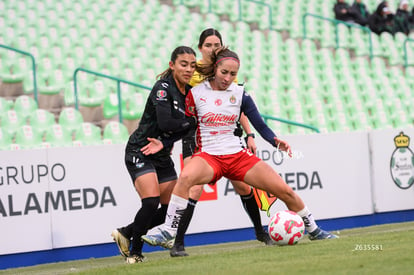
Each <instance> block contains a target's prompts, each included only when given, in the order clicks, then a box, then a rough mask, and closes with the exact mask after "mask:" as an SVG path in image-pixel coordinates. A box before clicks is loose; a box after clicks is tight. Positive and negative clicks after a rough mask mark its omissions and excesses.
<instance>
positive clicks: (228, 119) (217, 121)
mask: <svg viewBox="0 0 414 275" xmlns="http://www.w3.org/2000/svg"><path fill="white" fill-rule="evenodd" d="M237 120H238V117H237V115H236V114H232V115H223V114H215V113H212V112H208V113H206V114H205V115H203V116H202V117H201V119H200V122H201V123H204V124H205V125H206V126H227V125H231V124H234V123H235V122H236V121H237Z"/></svg>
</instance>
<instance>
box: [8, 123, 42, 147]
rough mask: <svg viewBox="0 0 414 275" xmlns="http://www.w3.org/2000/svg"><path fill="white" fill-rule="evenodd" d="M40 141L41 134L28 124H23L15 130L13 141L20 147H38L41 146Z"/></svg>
mask: <svg viewBox="0 0 414 275" xmlns="http://www.w3.org/2000/svg"><path fill="white" fill-rule="evenodd" d="M42 142H43V140H42V136H41V134H40V133H39V132H37V131H36V130H35V129H33V127H32V126H30V125H23V126H21V127H20V128H18V129H17V130H16V137H15V141H14V143H15V144H18V145H19V146H20V149H32V148H38V147H41V146H42Z"/></svg>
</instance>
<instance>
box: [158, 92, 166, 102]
mask: <svg viewBox="0 0 414 275" xmlns="http://www.w3.org/2000/svg"><path fill="white" fill-rule="evenodd" d="M166 97H167V91H165V90H158V91H157V100H166Z"/></svg>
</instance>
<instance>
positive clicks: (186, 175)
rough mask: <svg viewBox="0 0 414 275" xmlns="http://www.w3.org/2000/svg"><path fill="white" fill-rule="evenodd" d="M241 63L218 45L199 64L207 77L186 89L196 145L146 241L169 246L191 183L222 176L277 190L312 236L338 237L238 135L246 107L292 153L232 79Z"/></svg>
mask: <svg viewBox="0 0 414 275" xmlns="http://www.w3.org/2000/svg"><path fill="white" fill-rule="evenodd" d="M239 66H240V61H239V58H238V56H237V54H236V53H234V52H232V51H231V50H229V49H228V48H220V49H219V50H218V51H216V52H215V53H214V54H213V56H212V63H211V64H208V65H205V66H202V67H198V68H197V71H198V72H199V73H200V74H201V75H203V76H204V77H205V78H206V80H205V81H204V82H203V83H201V84H200V85H198V86H196V87H194V88H192V89H191V90H190V92H189V93H188V95H187V97H186V115H187V116H194V117H196V118H197V121H198V126H197V133H196V138H197V141H196V142H197V146H198V149H197V152H196V153H195V154H194V155H193V157H192V159H191V161H190V162H189V163H188V164H187V165H186V166H185V167H184V169H183V170H182V171H181V174H180V176H179V178H178V181H177V184H176V186H175V187H174V190H173V194H172V196H171V200H170V204H169V206H168V210H167V216H166V220H165V223H164V224H163V225H162V226H160V228H159V230H160V232H159V233H157V234H154V235H143V236H142V237H141V238H142V239H143V240H144V241H145V242H147V243H148V244H151V245H160V246H163V247H166V248H168V247H170V244H171V242H172V241H173V239H174V237H175V235H176V232H177V227H178V224H179V221H180V219H181V216H182V213H183V212H184V210H185V208H186V207H187V201H188V194H189V189H190V188H191V186H193V185H195V184H206V183H209V182H214V181H217V180H219V179H220V178H221V177H226V178H228V179H232V180H240V181H244V182H246V183H247V184H249V185H251V186H254V187H256V188H260V189H262V190H264V191H267V192H269V193H270V194H274V195H275V196H277V197H278V198H279V199H280V200H282V201H283V202H284V203H285V204H286V206H287V207H288V209H289V210H292V211H295V212H296V213H298V214H299V216H300V217H302V219H303V221H304V223H305V228H306V230H307V231H308V233H309V238H310V239H311V240H320V239H333V238H337V236H335V235H333V234H331V233H329V232H327V231H324V230H322V229H321V228H319V227H318V225H317V224H316V222H315V219H314V218H313V216H312V214H311V212H310V211H309V210H308V208H307V207H306V206H305V204H304V202H303V201H302V199H301V198H300V197H299V196H298V195H297V194H296V193H295V192H294V191H293V190H292V188H291V187H290V186H289V185H287V184H286V183H285V182H284V180H283V179H282V177H281V176H280V175H279V174H278V173H277V172H276V171H275V170H273V169H272V168H271V167H270V166H269V165H268V164H267V163H266V162H264V161H262V160H261V159H259V158H258V157H257V156H256V155H254V154H253V153H251V152H250V151H249V150H248V149H245V148H243V146H242V143H241V140H240V137H238V136H236V135H235V134H234V131H235V129H236V127H237V122H238V120H239V117H240V113H241V112H243V113H244V114H245V115H246V116H247V117H248V119H249V121H250V122H251V124H252V125H253V126H254V128H255V129H256V130H257V131H258V132H259V134H260V135H261V136H262V137H263V138H264V139H265V140H266V141H268V142H269V143H270V144H272V145H273V146H274V147H277V148H278V149H279V150H282V151H286V152H287V153H288V154H289V155H291V148H290V146H289V144H288V143H287V142H285V141H283V140H280V139H279V138H277V137H276V135H275V134H274V133H273V131H272V130H271V129H270V128H269V127H268V126H267V125H266V124H265V122H264V121H263V119H262V118H261V116H260V113H259V111H258V110H257V107H256V105H255V103H254V102H253V100H252V98H251V97H250V96H249V95H248V94H247V93H246V92H245V91H244V88H243V87H242V86H238V85H236V84H234V83H233V80H234V78H235V77H236V76H237V72H238V70H239ZM160 148H162V144H161V142H159V141H157V140H151V142H150V144H148V145H147V146H146V147H144V148H143V151H144V153H148V154H149V153H153V152H156V151H157V150H159V149H160Z"/></svg>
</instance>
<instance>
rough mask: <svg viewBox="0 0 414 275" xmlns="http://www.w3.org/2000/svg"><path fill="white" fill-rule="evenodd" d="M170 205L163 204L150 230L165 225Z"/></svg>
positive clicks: (153, 219)
mask: <svg viewBox="0 0 414 275" xmlns="http://www.w3.org/2000/svg"><path fill="white" fill-rule="evenodd" d="M167 209H168V204H161V207H160V208H158V209H157V212H155V216H154V218H152V222H151V224H150V226H149V227H148V229H151V228H154V227H156V226H157V225H160V224H163V223H164V222H165V215H167Z"/></svg>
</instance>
